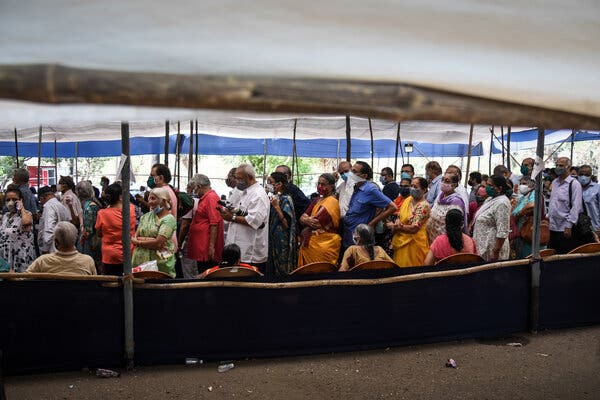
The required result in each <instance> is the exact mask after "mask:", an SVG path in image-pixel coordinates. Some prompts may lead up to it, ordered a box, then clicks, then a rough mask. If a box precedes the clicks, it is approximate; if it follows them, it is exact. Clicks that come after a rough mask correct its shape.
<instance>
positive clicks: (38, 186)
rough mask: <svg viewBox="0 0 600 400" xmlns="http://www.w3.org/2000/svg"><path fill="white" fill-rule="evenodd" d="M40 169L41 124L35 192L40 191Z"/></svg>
mask: <svg viewBox="0 0 600 400" xmlns="http://www.w3.org/2000/svg"><path fill="white" fill-rule="evenodd" d="M41 169H42V126H41V125H40V132H39V136H38V167H37V192H38V193H39V192H40V172H41Z"/></svg>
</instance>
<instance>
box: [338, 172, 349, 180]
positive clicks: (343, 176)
mask: <svg viewBox="0 0 600 400" xmlns="http://www.w3.org/2000/svg"><path fill="white" fill-rule="evenodd" d="M349 174H350V173H349V172H344V173H343V174H341V175H340V177H341V178H342V179H343V180H344V182H346V181H347V180H348V175H349Z"/></svg>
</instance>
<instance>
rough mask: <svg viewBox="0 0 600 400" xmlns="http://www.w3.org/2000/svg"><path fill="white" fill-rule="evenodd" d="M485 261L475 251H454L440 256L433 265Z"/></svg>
mask: <svg viewBox="0 0 600 400" xmlns="http://www.w3.org/2000/svg"><path fill="white" fill-rule="evenodd" d="M479 262H485V260H484V259H483V257H481V256H480V255H479V254H475V253H456V254H452V255H451V256H448V257H446V258H442V259H441V260H439V261H438V262H436V263H435V265H457V264H471V263H479Z"/></svg>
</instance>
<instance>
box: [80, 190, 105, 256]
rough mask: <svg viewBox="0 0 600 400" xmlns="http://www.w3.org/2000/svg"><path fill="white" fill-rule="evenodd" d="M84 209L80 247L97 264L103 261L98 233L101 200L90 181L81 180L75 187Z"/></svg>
mask: <svg viewBox="0 0 600 400" xmlns="http://www.w3.org/2000/svg"><path fill="white" fill-rule="evenodd" d="M75 190H76V192H77V196H78V197H79V200H80V201H81V208H82V210H83V225H82V227H81V232H80V233H81V239H80V242H79V248H80V249H81V252H82V253H83V254H87V255H88V256H90V257H92V258H93V259H94V262H95V263H96V265H97V266H99V265H100V262H101V253H102V251H101V247H100V239H99V238H98V235H97V234H96V217H97V216H98V210H100V208H101V207H100V202H99V201H98V199H96V197H95V193H94V188H93V187H92V184H91V183H90V182H89V181H81V182H79V183H78V184H77V186H76V188H75Z"/></svg>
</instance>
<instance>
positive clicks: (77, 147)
mask: <svg viewBox="0 0 600 400" xmlns="http://www.w3.org/2000/svg"><path fill="white" fill-rule="evenodd" d="M78 161H79V142H75V183H77V182H79V178H78V176H79V164H78Z"/></svg>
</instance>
